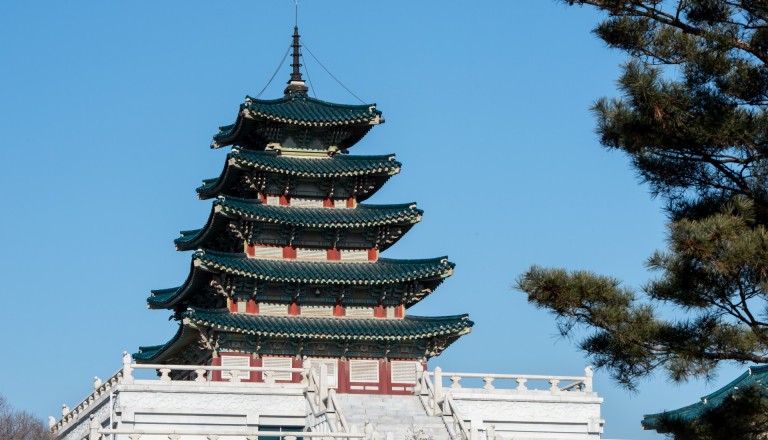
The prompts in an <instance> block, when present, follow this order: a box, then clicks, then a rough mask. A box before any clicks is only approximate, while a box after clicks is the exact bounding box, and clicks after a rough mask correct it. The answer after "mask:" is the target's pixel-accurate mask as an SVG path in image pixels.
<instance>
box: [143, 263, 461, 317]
mask: <svg viewBox="0 0 768 440" xmlns="http://www.w3.org/2000/svg"><path fill="white" fill-rule="evenodd" d="M205 256H208V257H211V256H214V257H219V258H227V259H236V260H242V261H262V260H257V259H251V258H248V257H247V256H246V254H243V253H236V254H232V253H226V252H216V251H211V250H205V249H200V250H197V251H195V253H194V254H193V255H192V268H191V270H190V273H189V275H188V276H187V279H186V280H185V281H184V284H182V285H181V286H179V287H178V288H176V289H172V288H168V289H156V290H152V291H151V296H150V297H149V298H147V306H148V307H149V308H150V309H168V308H171V307H174V306H175V305H176V304H177V303H178V301H179V300H180V299H182V298H184V297H186V296H187V295H188V293H189V291H190V290H191V289H192V287H193V286H195V285H196V283H198V282H199V281H200V277H201V275H202V274H201V273H200V272H201V271H202V272H206V273H216V272H219V271H223V272H226V273H229V274H232V275H237V276H245V277H250V278H258V279H262V280H264V281H268V282H269V281H272V282H278V283H280V282H314V283H318V284H347V285H361V286H362V285H385V284H395V283H399V282H407V281H413V280H418V279H424V280H426V279H437V280H438V282H437V285H439V284H441V283H442V280H444V279H445V278H447V277H449V276H451V275H452V274H453V269H454V268H455V267H456V264H455V263H452V262H450V261H448V257H447V256H442V257H437V258H428V259H418V260H405V259H403V260H396V259H389V258H380V259H379V260H378V261H377V262H370V263H358V262H342V261H330V262H313V261H295V260H263V261H265V262H271V263H278V264H280V263H285V264H291V265H292V264H297V263H298V264H304V265H309V266H311V265H314V264H323V265H326V264H328V265H334V266H336V265H338V266H337V267H342V266H346V265H350V266H354V267H358V268H359V267H366V266H374V265H376V264H382V263H383V264H395V265H407V264H425V265H427V264H430V263H431V264H437V265H439V266H440V267H439V268H436V269H434V270H433V271H431V273H427V274H424V273H421V274H413V273H411V274H410V275H411V276H410V277H407V278H402V279H400V278H395V279H383V280H373V282H360V281H359V280H357V281H355V280H345V279H329V278H322V279H315V278H312V279H310V278H303V279H292V278H286V279H281V278H278V277H274V276H261V277H255V276H252V275H253V274H252V273H248V272H246V271H243V270H238V269H236V268H229V267H227V266H225V265H222V264H220V263H214V262H212V261H211V260H210V258H209V260H208V261H209V262H211V263H212V264H211V266H210V267H208V266H206V265H205V264H204V263H203V261H202V260H203V258H204V257H205ZM363 281H366V280H363ZM435 287H436V286H435ZM425 296H426V295H425ZM414 299H417V300H418V301H420V300H421V299H423V296H421V297H420V296H418V295H416V296H414ZM418 301H415V302H413V303H409V304H408V306H411V305H413V304H415V303H416V302H418Z"/></svg>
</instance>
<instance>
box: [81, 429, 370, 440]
mask: <svg viewBox="0 0 768 440" xmlns="http://www.w3.org/2000/svg"><path fill="white" fill-rule="evenodd" d="M96 433H97V435H98V436H99V437H97V438H96V440H99V439H102V438H104V436H108V435H127V436H128V437H129V438H130V439H131V440H134V439H135V440H141V438H142V437H144V436H147V437H149V436H153V437H156V436H164V437H165V438H167V439H169V440H184V438H185V437H187V436H188V437H192V438H195V439H199V438H200V437H205V438H208V439H209V440H217V439H218V440H225V439H227V438H238V439H242V438H245V439H247V440H256V439H258V438H259V437H272V438H274V437H279V438H281V439H283V440H296V436H297V434H298V435H299V436H301V437H304V438H321V439H326V438H333V439H357V438H359V439H362V438H365V434H363V433H356V432H346V433H345V432H334V433H328V432H301V433H297V432H290V431H283V432H281V431H257V430H253V431H248V432H243V431H227V430H217V431H216V432H215V433H213V432H201V431H189V432H185V431H183V430H179V429H174V430H152V431H149V430H146V431H145V430H131V429H96ZM89 440H90V439H89Z"/></svg>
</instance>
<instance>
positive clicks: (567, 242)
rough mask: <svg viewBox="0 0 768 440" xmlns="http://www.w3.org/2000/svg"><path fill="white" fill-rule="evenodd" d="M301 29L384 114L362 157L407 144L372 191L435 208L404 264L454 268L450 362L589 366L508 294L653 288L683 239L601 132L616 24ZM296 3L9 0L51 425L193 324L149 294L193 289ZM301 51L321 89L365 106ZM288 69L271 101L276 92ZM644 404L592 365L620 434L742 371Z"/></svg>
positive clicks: (27, 397) (19, 378) (11, 339)
mask: <svg viewBox="0 0 768 440" xmlns="http://www.w3.org/2000/svg"><path fill="white" fill-rule="evenodd" d="M300 7H301V12H300V18H299V21H300V27H301V34H302V38H303V40H304V41H305V42H306V43H307V45H308V46H309V48H310V49H311V50H312V52H313V53H314V54H315V55H316V56H317V57H318V58H319V59H320V60H321V61H322V62H323V64H324V65H325V66H326V67H328V68H329V69H330V70H331V72H333V73H334V75H335V76H336V77H338V78H339V79H340V80H341V81H342V82H343V83H344V84H345V85H346V86H347V87H348V88H350V89H351V90H352V91H354V92H355V93H356V94H357V95H358V96H360V97H361V98H363V99H364V100H366V101H369V102H376V103H377V104H378V108H379V109H381V110H382V111H383V112H384V117H385V118H386V121H387V122H386V124H384V125H382V126H378V127H376V128H375V129H374V130H373V131H372V132H371V133H370V134H368V136H366V137H365V138H364V139H363V141H362V142H360V143H359V144H358V145H357V146H355V147H354V148H353V150H352V153H354V154H384V153H396V154H397V156H398V159H399V160H400V161H401V162H403V164H404V166H403V171H402V173H401V174H400V175H398V176H396V177H394V178H393V179H391V180H390V182H389V183H388V185H386V186H385V187H384V189H383V190H382V191H381V192H380V193H378V194H377V195H376V196H375V197H374V198H373V199H371V200H370V202H371V203H395V202H410V201H416V202H418V204H419V206H420V207H421V208H422V209H424V210H425V211H426V213H425V216H424V221H423V222H422V223H421V224H420V225H418V226H416V227H415V228H413V229H412V230H411V232H410V233H409V234H408V235H407V236H406V237H405V238H404V239H403V240H401V241H400V243H398V244H397V245H396V246H394V247H393V248H392V249H390V250H388V251H387V253H386V254H385V256H388V257H392V258H422V257H433V256H439V255H445V254H447V255H449V256H450V258H451V260H452V261H454V262H455V263H457V269H456V274H455V275H454V276H453V277H452V278H451V279H449V280H448V281H447V282H446V283H444V284H443V285H442V286H441V287H440V289H438V290H437V291H436V293H435V294H433V295H432V296H430V297H429V298H428V299H427V300H425V301H423V302H422V303H421V304H419V305H418V306H416V307H415V308H414V309H412V311H413V312H414V313H416V314H422V315H440V314H455V313H464V312H467V313H469V314H470V316H471V318H472V319H473V320H474V321H475V322H476V325H475V328H474V330H473V332H472V333H471V334H470V335H468V336H466V337H464V338H462V339H461V340H460V341H459V342H457V343H456V344H454V345H453V346H452V347H451V348H450V349H449V350H447V351H446V353H445V354H444V355H442V356H441V357H440V358H438V359H436V360H433V361H432V362H431V366H432V367H434V366H435V365H440V366H442V367H443V369H444V370H452V371H466V372H500V373H501V372H503V373H525V374H557V375H574V374H581V372H582V369H583V368H584V366H585V365H587V363H588V362H587V360H585V359H584V358H583V356H582V355H581V354H580V353H578V352H577V351H576V350H575V349H574V348H573V343H572V342H571V341H568V340H562V339H560V338H558V337H557V336H556V333H557V332H556V327H555V323H554V321H553V319H552V317H551V316H549V315H547V314H546V313H544V312H542V311H538V310H536V309H534V308H533V307H531V306H529V305H528V304H527V302H526V298H525V296H524V295H523V294H521V293H519V292H516V291H513V290H512V288H511V285H512V284H513V282H514V279H515V277H516V276H517V275H519V274H520V273H522V272H523V271H525V270H526V269H527V268H528V267H529V266H530V265H531V264H533V263H537V264H542V265H547V266H562V267H567V268H570V269H590V270H594V271H597V272H600V273H604V274H611V275H614V276H616V277H619V278H621V279H623V280H625V281H626V283H627V285H630V286H639V285H641V284H642V282H643V281H644V280H645V279H647V277H648V273H646V271H645V270H644V268H643V262H644V261H645V259H646V258H647V257H648V256H649V255H650V253H651V252H652V251H653V250H654V249H657V248H660V247H663V245H664V221H665V220H664V218H663V216H662V214H661V213H660V210H659V203H658V201H653V200H651V199H650V197H649V195H648V192H647V188H644V187H641V186H639V185H638V182H637V179H636V177H635V176H634V174H633V172H632V171H631V169H630V168H629V165H628V161H627V160H626V158H624V157H622V156H620V155H618V154H611V153H608V152H606V151H604V150H603V149H601V148H600V147H599V145H598V142H597V139H596V135H595V134H594V125H595V124H594V120H593V117H592V115H591V114H590V112H589V107H590V105H591V103H592V102H593V101H594V100H595V99H597V98H598V97H601V96H615V95H617V92H616V90H615V79H616V78H617V77H618V65H619V64H620V63H622V62H623V61H624V55H623V54H622V53H619V52H614V51H610V50H608V49H607V48H605V47H604V46H603V44H602V43H601V42H600V41H598V40H597V38H595V37H594V36H593V35H591V34H590V30H591V29H592V27H593V26H594V24H595V23H597V21H598V20H599V15H597V14H596V13H595V12H594V11H592V10H589V9H578V8H567V7H565V6H562V5H560V4H559V3H555V2H554V1H550V0H515V1H507V0H497V1H483V2H460V1H440V2H438V1H432V0H430V1H427V0H422V1H418V2H414V1H404V0H402V1H388V2H360V1H353V0H344V1H341V0H338V1H322V2H321V1H317V0H304V1H302V2H301V3H300ZM292 26H293V2H292V1H291V0H273V1H253V0H252V1H235V0H230V1H227V2H209V1H184V2H181V1H163V2H149V1H139V2H135V1H134V2H103V1H80V2H61V1H47V2H46V1H27V2H10V1H9V2H2V3H0V79H1V81H0V130H1V131H2V140H1V141H0V145H2V158H1V159H0V187H2V188H3V189H4V194H3V198H2V201H3V205H2V206H3V208H2V212H3V215H2V216H0V240H1V241H0V242H1V243H2V245H3V252H2V254H0V255H2V256H0V259H2V261H1V263H2V264H1V265H0V267H2V269H1V271H2V272H1V273H2V275H3V277H2V278H3V283H2V287H0V289H1V290H0V292H2V297H3V302H4V306H3V307H2V308H0V330H2V335H3V336H4V338H5V341H6V345H5V347H4V349H3V353H4V354H3V356H2V358H3V362H0V392H1V393H3V394H5V395H6V397H7V398H8V399H9V401H10V402H11V403H12V404H13V405H14V406H16V407H18V408H21V409H27V410H30V411H32V412H33V413H34V414H36V415H38V416H40V417H44V416H47V415H49V414H50V415H58V414H59V410H60V405H61V403H62V402H66V403H68V404H69V405H75V404H77V403H78V402H79V401H80V400H81V399H82V398H83V397H85V395H86V393H88V392H89V390H90V387H91V381H92V378H93V376H94V375H99V376H101V377H106V376H108V375H110V374H112V373H113V372H114V371H115V370H116V369H117V368H118V367H119V362H120V354H121V353H122V351H123V350H127V351H131V352H133V351H135V350H136V349H137V347H138V346H139V345H153V344H160V343H164V342H165V341H167V340H168V339H169V338H170V337H171V336H172V335H173V334H174V332H175V331H176V324H175V323H173V322H168V320H167V318H168V315H169V314H168V313H167V312H165V311H149V310H147V309H146V305H145V298H146V297H147V296H148V294H149V291H150V289H155V288H166V287H173V286H177V285H179V284H181V283H182V282H183V281H184V279H185V278H186V276H187V273H188V270H189V258H190V255H189V253H179V252H176V251H174V248H173V244H172V240H173V239H174V238H175V237H177V233H178V231H179V230H183V229H194V228H198V227H201V226H202V225H203V224H204V223H205V221H206V219H207V216H208V213H209V210H210V202H204V201H197V200H196V197H195V193H194V188H195V187H197V186H198V184H199V182H200V180H201V179H203V178H208V177H215V176H217V175H218V174H219V172H220V171H221V169H222V166H223V161H224V156H225V154H226V152H225V151H212V150H209V149H208V145H209V142H210V138H211V135H212V134H213V133H215V131H216V128H217V127H218V126H219V125H226V124H229V123H232V122H233V121H234V119H235V116H236V112H237V108H238V105H239V104H240V103H241V102H242V100H243V98H244V96H245V95H246V94H250V95H255V94H257V93H258V92H259V91H260V90H261V89H262V87H263V86H264V85H265V84H266V82H267V81H268V80H269V78H270V76H271V75H272V73H273V71H274V70H275V68H276V66H277V64H278V62H279V61H280V59H281V57H282V56H283V53H284V52H285V50H286V49H287V47H288V45H289V44H290V35H291V32H292ZM305 59H306V61H307V68H308V69H309V76H310V78H311V80H312V84H311V87H312V90H313V91H314V93H316V94H317V97H319V98H321V99H324V100H329V101H335V102H345V103H356V102H357V101H356V100H355V98H353V97H352V96H350V95H349V94H348V93H347V92H346V91H344V89H342V88H341V87H339V86H338V85H337V84H336V83H335V82H334V81H333V80H332V79H331V78H330V77H329V76H328V75H327V74H325V72H324V71H323V70H322V69H321V68H320V66H319V65H318V64H317V63H315V62H314V60H312V59H311V57H309V56H308V53H307V52H306V51H305ZM287 78H288V66H287V62H286V65H285V66H283V68H282V70H281V71H280V73H278V75H277V77H276V79H275V81H274V82H273V83H272V85H271V86H270V88H268V90H267V91H266V92H265V94H264V95H263V97H264V98H276V97H279V96H280V95H281V93H282V88H283V87H284V84H285V81H286V80H287ZM740 370H741V369H740V368H736V369H729V370H727V371H724V372H723V373H722V374H721V376H720V377H719V378H718V379H717V381H716V382H715V383H714V384H710V385H709V386H707V385H706V384H702V383H693V384H687V385H683V386H673V385H670V384H669V383H668V382H667V381H666V380H665V378H664V377H663V376H661V375H660V376H659V377H656V378H655V379H654V380H652V381H649V382H646V383H643V384H642V386H641V388H640V393H639V394H637V395H630V394H628V393H627V392H626V391H624V390H621V389H618V388H616V387H615V386H614V385H613V384H612V383H611V382H610V381H609V379H608V378H607V375H606V374H605V373H604V372H599V371H598V372H597V376H596V385H595V387H596V389H597V391H598V392H599V393H600V394H601V395H602V396H603V397H604V398H605V403H604V405H603V415H604V417H605V418H606V420H607V422H606V430H605V432H606V435H605V437H606V438H634V439H641V438H642V439H645V438H660V437H659V436H656V435H655V434H651V433H644V432H642V430H641V429H640V419H641V417H642V414H644V413H651V412H657V411H660V410H663V409H673V408H676V407H679V406H682V405H686V404H689V403H692V402H694V401H696V400H697V399H698V398H699V396H701V395H703V394H705V393H706V392H708V390H711V389H712V388H713V387H714V386H716V385H719V384H724V383H726V382H727V381H728V380H729V379H730V378H731V377H732V376H733V375H735V373H736V372H737V371H740Z"/></svg>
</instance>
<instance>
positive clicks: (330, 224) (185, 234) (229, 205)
mask: <svg viewBox="0 0 768 440" xmlns="http://www.w3.org/2000/svg"><path fill="white" fill-rule="evenodd" d="M423 214H424V211H422V210H420V209H417V208H416V204H415V203H404V204H400V205H365V204H361V205H358V206H357V207H356V208H299V207H290V206H279V207H278V206H270V205H263V204H262V203H261V202H260V201H258V200H249V199H240V198H235V197H223V196H222V197H219V199H218V200H216V201H215V202H214V206H213V209H212V210H211V214H210V215H209V217H208V221H207V222H206V224H205V226H204V227H203V228H201V229H196V230H192V231H182V232H181V237H179V238H177V239H176V240H174V243H175V244H176V249H178V250H180V251H186V250H193V249H199V248H204V247H206V245H205V244H206V242H207V241H208V240H209V239H210V238H212V237H214V236H215V235H216V234H218V233H220V231H221V230H222V228H223V225H225V223H226V220H227V219H237V220H244V221H248V222H256V223H270V224H285V225H293V226H300V227H303V228H309V229H361V228H372V227H378V226H400V227H402V228H403V231H402V234H401V236H402V235H404V234H405V233H406V232H407V231H408V230H409V229H410V228H411V227H412V226H413V225H415V224H416V223H418V222H420V221H421V218H422V215H423ZM398 239H399V237H398ZM392 244H394V242H392V243H389V244H388V245H387V247H389V246H391V245H392ZM381 250H384V248H382V249H381Z"/></svg>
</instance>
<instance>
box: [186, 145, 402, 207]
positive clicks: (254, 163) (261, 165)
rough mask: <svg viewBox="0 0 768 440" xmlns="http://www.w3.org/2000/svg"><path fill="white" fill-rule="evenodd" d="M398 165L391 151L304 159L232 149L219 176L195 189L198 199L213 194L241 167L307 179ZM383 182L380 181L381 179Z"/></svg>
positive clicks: (379, 171)
mask: <svg viewBox="0 0 768 440" xmlns="http://www.w3.org/2000/svg"><path fill="white" fill-rule="evenodd" d="M401 166H402V164H401V163H400V162H398V161H396V160H395V155H394V154H388V155H381V156H351V155H345V154H336V155H334V156H333V157H328V158H306V157H290V156H282V155H278V154H277V152H275V151H254V150H244V149H238V148H233V149H232V151H231V152H230V153H229V154H228V155H227V164H226V166H225V168H224V171H223V172H222V173H221V176H219V177H218V178H214V179H206V180H204V181H203V185H202V186H201V187H199V188H197V193H198V194H199V195H200V197H201V198H210V197H215V196H217V195H218V194H219V193H220V191H221V190H222V187H224V186H226V185H227V184H229V183H230V182H235V181H237V180H238V178H239V175H240V174H241V173H242V170H243V169H247V170H254V171H261V172H265V173H275V174H284V175H288V176H296V177H307V178H341V177H355V176H373V175H377V176H392V175H394V174H397V173H399V172H400V167H401ZM384 181H386V179H384ZM382 184H383V181H382Z"/></svg>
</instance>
